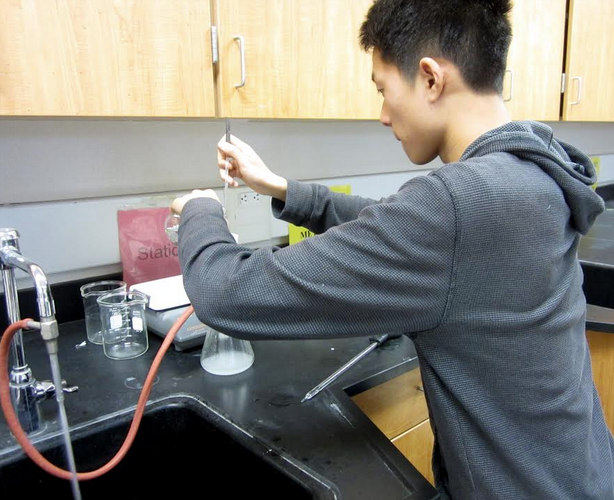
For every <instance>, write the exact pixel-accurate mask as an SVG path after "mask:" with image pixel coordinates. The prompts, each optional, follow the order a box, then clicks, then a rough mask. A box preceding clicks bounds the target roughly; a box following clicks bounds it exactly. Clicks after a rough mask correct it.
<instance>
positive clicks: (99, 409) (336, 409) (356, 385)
mask: <svg viewBox="0 0 614 500" xmlns="http://www.w3.org/2000/svg"><path fill="white" fill-rule="evenodd" d="M25 337H26V338H25V344H26V358H27V361H28V363H29V365H30V366H31V368H32V370H33V372H34V375H35V376H36V377H37V378H38V379H39V380H41V379H45V378H50V372H49V368H48V361H47V359H46V355H45V353H44V345H43V341H42V340H41V339H40V338H38V334H37V333H33V332H30V333H27V334H26V336H25ZM85 338H86V335H85V325H84V322H83V321H75V322H70V323H65V324H63V325H61V326H60V364H61V368H62V376H63V378H64V379H66V380H67V381H68V383H69V384H70V385H78V386H79V391H78V392H76V393H72V394H67V395H66V408H67V414H68V420H69V423H70V425H71V428H73V429H75V430H76V431H77V432H78V430H79V429H80V428H86V427H88V426H89V425H91V423H92V422H95V421H99V420H100V419H101V418H102V417H104V416H106V415H110V414H114V413H118V412H119V413H122V412H124V413H125V412H127V411H128V410H132V409H133V407H134V405H135V404H136V402H137V399H138V395H139V390H140V387H141V385H142V383H143V382H144V380H145V377H146V375H147V372H148V369H149V366H150V364H151V361H152V360H153V357H154V356H155V354H156V352H157V349H158V347H159V345H160V343H161V341H160V339H159V338H158V337H156V336H153V335H150V348H149V351H148V352H147V353H146V354H145V355H143V356H141V357H139V358H136V359H133V360H127V361H112V360H110V359H108V358H106V357H105V356H104V354H103V352H102V347H101V346H97V345H93V344H89V343H87V344H85V345H84V346H79V344H80V343H81V342H82V341H83V340H84V339H85ZM252 345H253V348H254V353H255V362H254V365H253V366H252V367H251V368H250V369H249V370H247V371H245V372H243V373H240V374H237V375H232V376H229V377H223V376H216V375H211V374H209V373H207V372H205V371H204V370H203V369H202V368H201V366H200V360H199V356H200V349H195V350H192V351H187V352H177V351H175V350H174V349H173V348H171V349H170V350H169V351H168V352H167V354H166V356H165V358H164V361H163V362H162V365H161V367H160V370H159V372H158V377H157V380H156V383H155V385H154V386H153V389H152V392H151V395H150V397H149V400H150V401H153V402H154V403H153V404H152V406H155V405H156V404H158V405H159V404H160V403H159V401H163V400H164V399H165V398H169V397H171V398H172V397H177V398H179V399H182V398H183V399H192V400H195V401H202V402H204V403H205V404H206V405H208V406H209V407H211V408H212V409H213V410H214V411H215V412H217V413H219V415H221V416H223V417H224V418H225V419H228V421H229V422H230V424H231V425H236V426H237V427H238V428H240V429H241V430H242V431H244V433H246V435H250V436H253V438H254V439H255V440H257V441H258V443H260V446H261V447H262V446H264V451H265V452H266V453H270V454H272V455H275V456H280V457H282V458H284V459H285V462H286V463H293V464H299V465H300V466H304V468H305V471H306V473H307V475H310V474H311V476H312V480H313V481H314V482H321V483H323V484H326V485H328V488H327V489H326V488H325V490H326V492H325V493H321V494H315V495H314V497H315V498H344V499H368V498H378V499H382V500H384V499H417V500H422V499H425V500H426V499H434V498H437V494H436V492H435V490H434V489H433V488H432V486H430V485H429V484H428V482H427V481H426V480H425V479H424V478H423V477H422V476H421V475H420V474H419V473H418V472H417V471H416V470H415V469H414V467H413V466H412V465H411V464H410V463H409V462H408V461H407V460H406V459H405V458H404V457H403V455H402V454H401V453H400V452H399V451H398V450H397V449H396V448H395V447H394V446H393V445H392V444H391V443H390V441H388V439H387V438H386V437H385V436H384V435H383V434H382V433H381V432H380V431H379V430H378V429H377V428H376V427H375V426H374V424H373V423H372V422H371V421H370V420H369V419H368V418H367V417H366V416H365V415H364V414H363V413H362V412H361V411H360V410H359V409H358V408H357V407H356V406H355V404H354V403H353V402H352V400H351V399H350V396H352V395H355V394H357V393H359V392H362V391H364V390H367V389H369V388H371V387H374V386H376V385H379V384H381V383H383V382H385V381H387V380H390V379H392V378H394V377H396V376H399V375H401V374H403V373H405V372H407V371H409V370H412V369H414V368H416V367H417V366H418V362H417V359H416V355H415V350H414V347H413V344H412V342H411V341H410V340H409V339H408V338H407V337H405V336H403V337H401V338H400V339H396V340H393V341H389V342H388V343H387V344H385V345H384V346H382V347H380V348H378V349H376V350H375V351H374V352H372V353H371V354H370V355H369V356H367V357H366V358H365V359H363V360H362V361H361V362H359V363H358V364H357V365H356V366H354V367H353V368H352V369H351V370H350V371H348V372H347V373H346V374H344V375H343V376H342V377H341V378H340V379H338V380H337V381H336V382H335V383H334V384H333V385H332V386H330V387H329V388H328V389H326V390H324V391H323V392H321V393H320V394H319V395H317V396H316V397H315V398H314V399H312V400H310V401H306V402H305V403H302V404H301V403H300V401H301V399H302V398H303V396H304V395H305V393H306V392H307V391H308V390H310V389H311V388H313V387H314V386H315V385H316V384H318V383H319V382H321V381H322V380H323V379H324V378H326V377H327V376H328V375H330V374H331V373H332V372H333V371H335V370H336V369H337V368H339V367H340V366H341V365H342V364H344V363H345V362H346V361H348V360H349V359H351V358H352V357H353V356H354V355H355V354H357V353H358V352H359V351H361V350H362V349H364V348H365V347H366V346H367V345H368V339H367V338H364V337H363V338H353V339H334V340H305V341H298V340H297V341H256V342H252ZM43 411H44V414H45V418H46V420H47V421H48V422H49V425H48V428H47V430H46V431H45V432H44V433H42V435H41V436H40V437H38V438H36V439H35V442H37V443H38V444H37V446H42V447H44V440H45V439H46V436H49V435H53V434H54V433H55V432H56V431H57V422H56V420H57V419H56V404H55V401H46V402H45V403H43ZM123 432H125V431H123ZM143 436H144V438H143V439H148V440H152V439H155V437H152V436H155V432H153V434H152V432H151V431H150V432H149V433H148V434H143ZM122 439H123V435H122ZM194 439H196V436H194ZM138 440H139V434H137V436H136V441H137V442H138ZM56 441H57V438H56ZM178 446H181V443H178ZM117 447H119V444H118V445H117ZM153 449H154V450H155V446H154V448H153ZM115 451H116V450H115V449H113V452H112V453H111V454H110V455H109V456H108V457H105V461H106V459H108V458H111V456H112V455H113V454H114V453H115ZM92 453H94V451H92ZM190 453H193V448H192V451H190ZM20 455H22V452H21V451H20V450H19V449H18V448H17V447H16V445H15V442H14V440H13V438H12V436H10V434H9V433H8V429H7V427H6V424H5V422H4V419H1V421H0V485H2V483H3V482H4V479H3V477H2V470H3V469H2V466H3V464H6V463H9V462H11V461H14V460H15V458H16V457H18V456H20ZM128 455H130V452H128ZM126 459H128V457H126ZM183 460H185V461H188V460H196V461H197V462H198V463H201V464H202V467H201V469H200V470H202V475H200V476H197V477H193V476H194V474H185V475H183V474H180V473H179V472H178V470H181V469H173V471H172V472H171V473H170V474H169V475H170V476H171V477H168V481H169V482H170V483H168V484H173V485H174V488H175V489H174V491H175V492H176V493H179V494H181V492H194V491H195V490H196V489H199V488H202V485H203V484H204V483H205V482H206V483H208V484H215V479H216V478H215V477H207V470H208V467H207V463H208V462H210V461H219V460H225V461H226V462H227V463H226V465H227V467H229V468H232V467H233V460H232V455H228V456H226V455H220V454H217V453H216V451H215V450H214V449H213V450H211V449H209V450H208V448H207V441H206V440H205V441H204V443H203V447H202V450H200V452H199V453H196V456H195V457H189V456H188V455H187V453H186V456H185V457H183ZM164 462H165V460H164V457H156V459H155V460H152V461H151V464H149V465H148V467H149V469H148V470H149V475H150V476H151V477H159V476H164V474H165V470H166V467H165V463H164ZM77 468H78V469H79V463H77ZM187 470H188V469H186V471H187ZM214 476H215V474H214ZM242 476H243V474H242V471H241V470H240V469H238V470H236V480H237V481H238V482H240V481H241V479H242ZM135 480H138V481H145V482H146V481H147V477H142V476H140V477H136V478H135ZM25 481H27V480H25ZM94 481H97V480H94ZM67 484H68V483H67ZM66 488H67V490H66V491H67V492H69V491H70V489H69V488H68V486H66ZM270 488H271V492H270V493H271V494H270V495H268V498H278V496H276V493H275V484H271V485H270ZM223 489H224V486H223V485H222V490H223ZM0 493H2V486H0ZM118 493H119V496H117V498H122V497H121V488H120V487H119V486H118ZM229 493H230V492H229ZM0 496H5V495H4V494H2V495H0ZM67 497H68V496H67ZM84 498H85V500H87V496H84ZM228 498H233V497H232V495H229V496H228ZM279 498H280V497H279Z"/></svg>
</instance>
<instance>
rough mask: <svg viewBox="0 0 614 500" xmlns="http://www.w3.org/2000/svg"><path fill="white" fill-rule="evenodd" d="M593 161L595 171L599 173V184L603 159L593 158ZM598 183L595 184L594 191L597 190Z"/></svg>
mask: <svg viewBox="0 0 614 500" xmlns="http://www.w3.org/2000/svg"><path fill="white" fill-rule="evenodd" d="M591 161H592V162H593V165H595V170H596V172H597V182H599V170H601V157H600V156H593V157H591ZM597 182H595V184H593V189H596V188H597Z"/></svg>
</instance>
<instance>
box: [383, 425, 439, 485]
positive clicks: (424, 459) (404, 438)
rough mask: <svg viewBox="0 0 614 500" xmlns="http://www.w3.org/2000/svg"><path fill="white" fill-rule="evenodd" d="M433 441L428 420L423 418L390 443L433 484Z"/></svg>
mask: <svg viewBox="0 0 614 500" xmlns="http://www.w3.org/2000/svg"><path fill="white" fill-rule="evenodd" d="M434 442H435V438H434V436H433V430H432V429H431V423H430V420H425V421H424V422H422V423H421V424H419V425H417V426H416V427H414V428H412V429H409V430H408V431H407V432H405V433H403V434H401V435H400V436H398V437H396V438H394V439H393V440H392V444H393V445H395V446H396V447H397V449H398V450H399V451H400V452H401V453H403V455H404V456H405V458H407V460H409V461H410V462H411V463H412V465H413V466H414V467H415V468H416V469H417V470H418V472H420V474H422V475H423V476H424V477H425V478H426V479H427V481H428V482H429V483H431V484H433V485H434V484H435V479H434V477H433V467H432V456H433V444H434Z"/></svg>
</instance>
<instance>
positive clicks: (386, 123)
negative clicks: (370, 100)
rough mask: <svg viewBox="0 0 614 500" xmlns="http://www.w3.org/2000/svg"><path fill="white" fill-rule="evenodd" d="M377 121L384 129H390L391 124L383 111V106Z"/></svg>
mask: <svg viewBox="0 0 614 500" xmlns="http://www.w3.org/2000/svg"><path fill="white" fill-rule="evenodd" d="M379 121H380V123H381V124H382V125H383V126H384V127H390V126H391V125H392V122H391V121H390V116H388V113H387V112H386V111H385V110H384V107H383V106H382V111H381V113H380V114H379Z"/></svg>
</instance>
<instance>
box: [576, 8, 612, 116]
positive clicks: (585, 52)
mask: <svg viewBox="0 0 614 500" xmlns="http://www.w3.org/2000/svg"><path fill="white" fill-rule="evenodd" d="M569 9H570V11H569V12H570V15H569V32H568V35H567V66H566V67H567V89H566V91H565V100H564V110H565V113H564V119H565V120H569V121H614V31H612V26H613V25H614V2H613V1H611V0H570V7H569Z"/></svg>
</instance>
